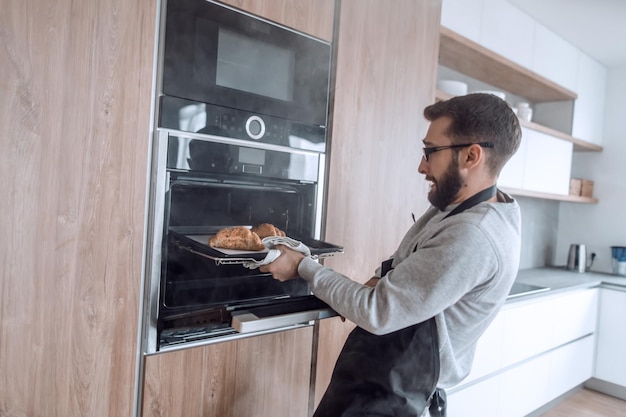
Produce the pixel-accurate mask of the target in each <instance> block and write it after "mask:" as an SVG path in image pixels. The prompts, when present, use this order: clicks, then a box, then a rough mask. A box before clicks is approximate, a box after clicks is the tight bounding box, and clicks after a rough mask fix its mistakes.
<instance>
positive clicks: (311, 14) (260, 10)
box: [222, 0, 335, 42]
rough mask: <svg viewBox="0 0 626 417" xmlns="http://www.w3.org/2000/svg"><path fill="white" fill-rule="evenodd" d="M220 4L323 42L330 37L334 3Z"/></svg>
mask: <svg viewBox="0 0 626 417" xmlns="http://www.w3.org/2000/svg"><path fill="white" fill-rule="evenodd" d="M222 2H223V3H226V4H229V5H231V6H233V7H237V8H239V9H242V10H245V11H247V12H250V13H252V14H255V15H257V16H262V17H264V18H265V19H268V20H272V21H274V22H277V23H280V24H282V25H285V26H288V27H290V28H293V29H296V30H299V31H301V32H304V33H307V34H309V35H313V36H316V37H318V38H320V39H324V40H326V41H329V42H330V41H331V40H332V38H333V18H332V17H333V15H334V10H335V0H223V1H222Z"/></svg>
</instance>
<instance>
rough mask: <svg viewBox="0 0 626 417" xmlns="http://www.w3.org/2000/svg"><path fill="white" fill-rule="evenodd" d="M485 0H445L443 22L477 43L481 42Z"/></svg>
mask: <svg viewBox="0 0 626 417" xmlns="http://www.w3.org/2000/svg"><path fill="white" fill-rule="evenodd" d="M482 10H483V0H443V3H442V5H441V24H442V26H445V27H447V28H448V29H451V30H453V31H455V32H456V33H458V34H459V35H461V36H464V37H466V38H467V39H469V40H472V41H474V42H476V43H480V27H481V21H482Z"/></svg>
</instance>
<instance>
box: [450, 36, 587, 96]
mask: <svg viewBox="0 0 626 417" xmlns="http://www.w3.org/2000/svg"><path fill="white" fill-rule="evenodd" d="M439 42H440V43H439V64H441V65H443V66H445V67H448V68H450V69H452V70H455V71H458V72H461V73H463V74H465V75H468V76H470V77H472V78H475V79H477V80H480V81H483V82H485V83H488V84H490V85H493V86H494V87H497V88H501V89H503V90H505V91H509V92H511V93H513V94H515V95H517V96H520V97H524V98H526V99H527V100H528V101H530V102H549V101H569V100H575V99H576V97H577V95H576V93H574V92H573V91H570V90H568V89H566V88H564V87H562V86H560V85H558V84H556V83H554V82H552V81H550V80H548V79H547V78H545V77H542V76H541V75H539V74H536V73H534V72H532V71H530V70H528V69H526V68H524V67H522V66H521V65H519V64H516V63H515V62H513V61H510V60H508V59H506V58H504V57H503V56H501V55H498V54H496V53H495V52H493V51H490V50H489V49H487V48H485V47H483V46H481V45H479V44H477V43H476V42H473V41H471V40H469V39H467V38H465V37H463V36H461V35H459V34H458V33H455V32H453V31H451V30H450V29H447V28H445V27H443V26H442V27H441V36H440V41H439Z"/></svg>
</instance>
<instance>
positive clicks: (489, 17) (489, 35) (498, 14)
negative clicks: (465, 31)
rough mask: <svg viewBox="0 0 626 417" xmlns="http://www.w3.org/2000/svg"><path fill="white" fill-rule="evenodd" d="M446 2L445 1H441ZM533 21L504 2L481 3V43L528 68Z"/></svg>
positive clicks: (499, 0) (494, 0) (486, 1)
mask: <svg viewBox="0 0 626 417" xmlns="http://www.w3.org/2000/svg"><path fill="white" fill-rule="evenodd" d="M444 3H445V0H444ZM534 31H535V21H534V20H533V19H532V18H531V17H530V16H528V15H527V14H526V13H523V12H522V11H520V10H519V9H518V8H517V7H515V6H513V5H512V4H511V3H509V2H508V1H506V0H484V3H483V16H482V29H481V34H480V42H479V43H480V44H481V45H483V46H484V47H485V48H487V49H490V50H492V51H494V52H496V53H497V54H500V55H502V56H504V57H506V58H508V59H510V60H511V61H513V62H515V63H517V64H519V65H521V66H523V67H525V68H531V65H532V59H533V37H534Z"/></svg>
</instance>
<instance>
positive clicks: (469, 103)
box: [424, 93, 522, 176]
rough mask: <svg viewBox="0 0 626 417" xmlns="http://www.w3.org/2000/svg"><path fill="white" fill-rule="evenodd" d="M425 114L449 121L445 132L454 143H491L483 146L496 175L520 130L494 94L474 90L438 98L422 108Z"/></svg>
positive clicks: (517, 140)
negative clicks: (441, 99) (489, 145)
mask: <svg viewBox="0 0 626 417" xmlns="http://www.w3.org/2000/svg"><path fill="white" fill-rule="evenodd" d="M424 117H426V119H427V120H428V121H431V122H432V121H434V120H436V119H439V118H440V117H449V118H450V119H451V120H452V123H450V127H449V128H448V130H447V131H446V135H448V137H450V140H451V141H452V143H453V144H455V143H467V142H492V143H493V144H494V147H493V148H491V149H485V150H486V153H487V167H488V168H489V170H490V172H491V173H492V174H493V175H495V176H498V175H499V174H500V171H501V170H502V167H503V166H504V164H505V163H506V162H507V161H508V160H509V159H510V158H511V156H513V154H514V153H515V152H517V149H518V148H519V145H520V141H521V138H522V131H521V128H520V125H519V120H518V119H517V116H516V115H515V113H513V110H512V109H511V107H510V106H509V105H508V104H507V103H506V102H505V101H504V100H502V99H501V98H499V97H496V96H494V95H493V94H484V93H473V94H468V95H465V96H457V97H453V98H451V99H449V100H444V101H439V102H437V103H435V104H432V105H430V106H428V107H426V108H425V109H424Z"/></svg>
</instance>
